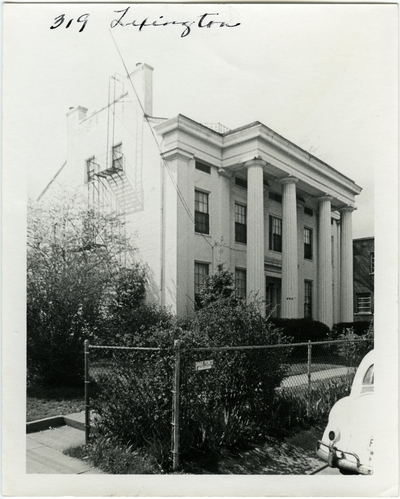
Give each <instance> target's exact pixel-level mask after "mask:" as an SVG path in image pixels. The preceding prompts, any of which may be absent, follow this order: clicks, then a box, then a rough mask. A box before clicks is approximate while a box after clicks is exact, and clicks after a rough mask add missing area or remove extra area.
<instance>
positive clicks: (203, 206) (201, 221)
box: [194, 191, 210, 234]
mask: <svg viewBox="0 0 400 499" xmlns="http://www.w3.org/2000/svg"><path fill="white" fill-rule="evenodd" d="M194 203H195V206H194V209H195V212H194V217H195V231H196V232H200V233H201V234H209V232H210V220H209V214H208V194H207V193H206V192H201V191H195V201H194Z"/></svg>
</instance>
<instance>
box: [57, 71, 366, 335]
mask: <svg viewBox="0 0 400 499" xmlns="http://www.w3.org/2000/svg"><path fill="white" fill-rule="evenodd" d="M152 73H153V68H151V67H150V66H148V65H147V64H139V65H138V66H137V68H136V70H135V71H134V72H133V73H132V74H131V75H130V76H129V78H126V79H123V78H122V77H120V76H118V79H117V78H116V77H112V78H111V79H110V88H111V91H110V95H113V96H114V95H117V97H116V98H114V97H113V98H112V99H109V102H108V105H106V106H105V107H104V108H103V109H101V110H100V111H97V112H94V113H91V114H89V113H88V112H87V109H85V108H83V107H76V108H73V109H71V110H70V112H69V113H68V157H67V163H66V165H65V167H64V168H63V170H62V172H61V173H60V174H59V175H58V178H57V181H59V182H62V183H65V182H71V183H75V184H77V183H78V184H79V183H80V184H81V185H83V186H84V187H85V189H86V194H87V196H88V202H89V203H90V204H91V205H92V206H93V207H95V208H96V209H101V207H102V206H104V205H108V206H112V207H114V208H115V209H116V210H118V211H119V212H120V213H121V216H123V217H125V219H126V221H127V222H128V224H127V226H128V227H130V229H129V230H130V231H131V234H132V236H133V237H134V242H135V244H136V246H137V248H138V253H139V254H140V256H141V258H142V260H143V261H145V262H146V263H147V264H148V266H149V269H150V276H149V277H150V279H149V286H148V299H149V300H152V301H156V302H157V303H160V304H162V305H166V306H168V307H170V308H171V310H172V311H173V312H174V313H176V314H178V315H185V314H188V313H189V314H190V313H191V312H192V311H193V310H194V307H195V303H196V296H197V294H198V292H199V290H200V287H201V285H202V284H203V282H204V279H205V277H206V276H207V275H209V274H210V273H212V272H213V270H215V269H216V267H217V265H218V264H223V265H224V266H225V267H226V268H228V269H229V270H230V271H232V272H233V273H234V275H235V282H236V293H237V295H238V296H240V297H243V298H246V299H247V300H252V299H254V297H255V296H257V297H258V298H261V299H262V300H265V302H266V313H271V314H273V315H276V316H280V317H287V318H299V317H310V318H313V319H317V320H320V321H322V322H324V323H325V324H327V325H328V326H331V325H332V324H333V323H335V322H349V321H352V320H353V254H352V248H353V238H352V212H353V210H354V209H355V196H356V195H357V194H359V193H360V192H361V188H360V187H359V186H358V185H356V184H355V183H354V182H353V181H352V180H351V179H349V178H347V177H346V176H344V175H342V174H341V173H339V172H338V171H337V170H335V169H333V168H332V167H330V166H329V165H327V164H326V163H324V162H322V161H320V160H319V159H318V158H316V157H314V156H313V155H311V154H309V153H308V152H306V151H304V150H302V149H301V148H299V147H297V146H296V145H295V144H293V143H291V142H290V141H288V140H287V139H285V138H284V137H282V136H280V135H278V134H277V133H275V132H274V131H273V130H271V129H270V128H268V127H267V126H265V125H264V124H262V123H260V122H254V123H250V124H248V125H245V126H243V127H240V128H237V129H234V130H229V129H227V128H225V127H223V126H222V125H220V124H201V123H197V122H196V121H193V120H191V119H190V118H187V117H185V116H182V115H178V116H176V117H173V118H171V119H166V118H157V117H155V116H154V113H153V104H152V101H153V97H152V86H153V84H152Z"/></svg>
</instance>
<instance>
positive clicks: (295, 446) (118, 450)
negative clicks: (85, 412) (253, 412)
mask: <svg viewBox="0 0 400 499" xmlns="http://www.w3.org/2000/svg"><path fill="white" fill-rule="evenodd" d="M321 435H322V427H311V428H309V429H307V430H302V431H298V432H293V434H292V435H291V436H288V437H286V438H284V439H274V438H268V439H267V440H266V442H265V443H264V444H262V445H259V446H254V447H251V448H248V449H245V450H241V451H237V452H229V451H226V450H221V452H218V453H212V454H210V453H204V455H203V456H201V455H197V456H196V458H195V459H194V460H193V461H191V462H186V463H185V465H184V468H183V469H182V468H181V469H180V470H179V471H176V472H170V474H196V475H207V474H217V475H221V474H224V475H233V474H235V475H250V474H253V475H307V474H309V473H311V472H312V471H314V470H315V469H317V468H318V467H320V466H321V465H322V464H323V463H322V461H320V460H319V459H318V458H317V457H316V455H315V443H316V441H317V440H318V439H319V438H321ZM64 454H67V455H69V456H71V457H75V458H78V459H82V460H85V461H88V462H89V463H90V464H91V465H93V466H96V467H97V468H100V469H101V470H103V471H104V472H105V473H108V474H115V475H116V474H124V475H135V474H139V475H144V474H162V473H163V471H162V470H161V469H160V467H159V466H157V464H156V462H155V460H154V459H152V458H150V457H149V456H148V455H147V454H146V453H144V452H143V451H141V450H138V451H137V450H136V451H134V450H132V449H131V448H130V447H129V446H123V445H121V444H118V443H115V442H113V441H112V440H110V439H105V438H101V437H94V438H93V439H92V442H91V443H90V444H89V445H87V446H85V445H80V446H77V447H71V448H69V449H67V450H66V451H64Z"/></svg>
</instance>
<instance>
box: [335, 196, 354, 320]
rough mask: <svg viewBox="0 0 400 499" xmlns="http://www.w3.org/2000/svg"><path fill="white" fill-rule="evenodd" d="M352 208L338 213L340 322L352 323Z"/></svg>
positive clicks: (349, 207) (343, 209) (346, 208)
mask: <svg viewBox="0 0 400 499" xmlns="http://www.w3.org/2000/svg"><path fill="white" fill-rule="evenodd" d="M354 210H355V208H354V207H353V206H346V207H345V208H342V209H341V210H339V211H340V320H341V322H353V317H354V315H353V314H354V309H353V227H352V212H353V211H354Z"/></svg>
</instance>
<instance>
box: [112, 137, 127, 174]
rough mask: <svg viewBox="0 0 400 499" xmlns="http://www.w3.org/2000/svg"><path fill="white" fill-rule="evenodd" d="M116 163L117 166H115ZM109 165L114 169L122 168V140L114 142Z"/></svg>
mask: <svg viewBox="0 0 400 499" xmlns="http://www.w3.org/2000/svg"><path fill="white" fill-rule="evenodd" d="M117 164H118V166H116V165H117ZM111 165H112V168H113V169H114V170H116V171H122V170H123V169H124V153H123V152H122V142H119V143H118V144H115V146H113V147H112V149H111Z"/></svg>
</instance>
